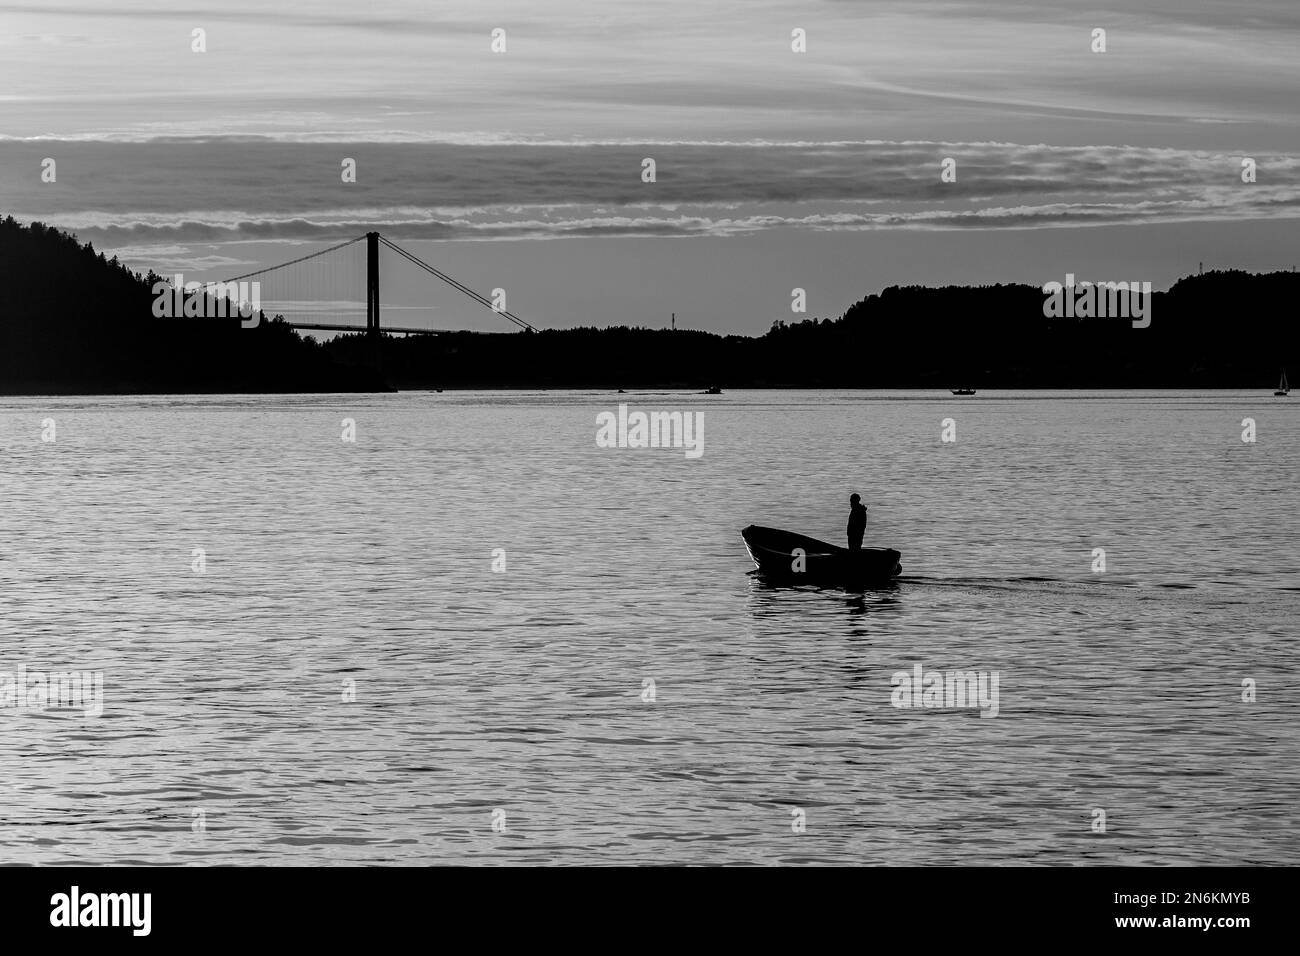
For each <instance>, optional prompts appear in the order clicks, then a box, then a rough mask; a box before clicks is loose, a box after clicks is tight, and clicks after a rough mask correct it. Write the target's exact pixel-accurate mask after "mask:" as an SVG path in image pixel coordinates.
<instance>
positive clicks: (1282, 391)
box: [1273, 369, 1291, 397]
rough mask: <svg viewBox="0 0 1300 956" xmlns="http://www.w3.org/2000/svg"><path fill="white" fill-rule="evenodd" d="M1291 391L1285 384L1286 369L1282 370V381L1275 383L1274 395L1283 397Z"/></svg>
mask: <svg viewBox="0 0 1300 956" xmlns="http://www.w3.org/2000/svg"><path fill="white" fill-rule="evenodd" d="M1290 391H1291V386H1289V385H1287V383H1286V369H1282V381H1280V382H1278V383H1277V391H1276V392H1274V393H1273V394H1274V395H1278V396H1283V397H1285V396H1286V395H1287V393H1289V392H1290Z"/></svg>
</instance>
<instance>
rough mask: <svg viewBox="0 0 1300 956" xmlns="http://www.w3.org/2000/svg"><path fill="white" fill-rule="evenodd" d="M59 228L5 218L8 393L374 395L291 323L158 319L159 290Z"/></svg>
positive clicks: (2, 346) (1, 321)
mask: <svg viewBox="0 0 1300 956" xmlns="http://www.w3.org/2000/svg"><path fill="white" fill-rule="evenodd" d="M159 278H161V277H159V276H156V275H154V274H152V273H150V274H149V275H147V276H140V275H138V274H136V273H134V272H132V271H131V270H130V269H127V268H126V267H125V266H123V265H121V264H120V263H119V262H118V261H117V257H116V256H115V257H114V258H112V259H106V258H105V257H104V255H103V254H102V253H96V252H95V250H94V248H92V247H91V246H90V245H88V244H87V245H82V244H80V243H79V242H77V240H76V238H75V237H74V236H71V235H69V234H67V233H65V232H62V231H61V230H58V229H53V228H49V227H46V226H44V225H42V224H41V223H32V224H31V225H29V226H23V225H22V224H20V223H18V222H17V221H15V220H14V219H13V217H8V218H6V219H3V220H0V393H4V394H10V395H16V394H51V393H67V394H92V393H112V392H119V393H120V392H128V393H129V392H155V393H157V392H297V391H371V390H376V389H379V388H382V387H384V385H383V383H382V380H381V379H380V378H379V377H378V376H376V375H375V374H374V372H373V371H372V369H371V368H370V367H368V366H357V367H351V368H349V367H345V366H341V365H340V364H339V363H338V362H337V360H336V359H335V358H334V357H333V356H331V355H330V354H329V353H328V352H327V351H326V350H325V349H324V348H323V347H322V346H320V345H317V344H316V343H314V342H310V341H304V340H303V339H302V338H300V337H299V336H298V334H297V333H296V332H295V331H294V330H293V329H291V328H289V327H288V326H287V325H285V324H284V323H283V322H274V321H262V322H261V323H260V324H259V325H258V326H257V327H256V328H242V327H241V325H240V320H239V318H238V317H234V318H228V319H220V318H219V319H158V318H154V315H153V302H154V295H153V291H152V290H153V285H154V282H156V281H158V280H159Z"/></svg>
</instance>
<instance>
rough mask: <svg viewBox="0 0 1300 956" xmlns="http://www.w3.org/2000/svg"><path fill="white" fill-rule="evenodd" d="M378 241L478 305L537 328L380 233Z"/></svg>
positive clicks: (530, 327) (516, 322)
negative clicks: (499, 307)
mask: <svg viewBox="0 0 1300 956" xmlns="http://www.w3.org/2000/svg"><path fill="white" fill-rule="evenodd" d="M379 241H380V242H382V243H383V244H384V245H385V246H387V247H388V248H389V249H392V250H393V251H394V252H396V253H397V254H398V255H400V256H404V257H405V258H406V259H408V260H410V261H411V262H414V263H415V264H416V265H417V266H419V267H420V268H421V269H423V270H424V271H425V272H428V273H429V274H430V275H432V276H434V277H435V278H438V279H441V280H442V281H443V282H445V283H447V284H448V285H449V286H451V287H452V288H453V289H455V290H457V291H458V292H462V293H464V294H465V295H467V296H469V297H470V298H471V299H473V300H474V301H475V302H478V303H479V304H480V305H484V306H486V307H487V308H489V309H491V310H492V311H493V312H495V313H497V314H498V315H504V316H505V317H506V318H507V319H509V320H510V321H511V322H513V323H514V324H515V325H517V326H518V327H519V328H521V329H527V330H528V331H529V332H536V331H537V329H535V328H533V326H531V325H529V324H528V323H527V322H525V321H524V320H523V319H521V318H519V316H517V315H515V314H514V313H513V312H507V311H506V310H505V309H498V308H497V307H496V306H495V305H493V304H492V300H490V299H486V298H484V297H483V296H481V295H479V294H478V293H477V292H475V291H474V290H473V289H471V288H469V287H468V286H465V285H462V284H461V283H459V282H457V281H456V280H455V279H453V278H452V277H451V276H449V275H447V274H446V273H445V272H439V271H438V270H437V269H435V268H434V267H433V266H431V265H429V263H427V262H425V261H424V260H423V259H421V258H420V257H419V256H416V255H412V254H411V253H409V252H407V251H406V250H405V249H403V248H402V247H401V246H399V245H396V244H395V243H392V242H389V241H388V240H387V239H385V238H384V237H383V236H382V235H381V236H380V237H379Z"/></svg>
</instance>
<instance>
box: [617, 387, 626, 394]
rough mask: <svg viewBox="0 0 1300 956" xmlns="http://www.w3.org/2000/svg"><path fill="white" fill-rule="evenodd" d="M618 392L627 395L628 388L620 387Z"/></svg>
mask: <svg viewBox="0 0 1300 956" xmlns="http://www.w3.org/2000/svg"><path fill="white" fill-rule="evenodd" d="M618 393H619V394H620V395H626V394H627V390H626V389H622V388H620V389H619V390H618Z"/></svg>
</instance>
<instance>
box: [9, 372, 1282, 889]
mask: <svg viewBox="0 0 1300 956" xmlns="http://www.w3.org/2000/svg"><path fill="white" fill-rule="evenodd" d="M620 401H622V402H626V403H628V404H629V405H630V406H631V408H632V409H634V410H635V409H642V410H646V411H650V410H682V411H687V410H693V411H702V412H703V413H704V420H705V428H704V454H703V456H702V457H700V458H698V459H689V458H687V457H686V456H685V455H684V454H683V453H682V451H681V450H673V449H605V448H598V447H597V446H596V443H595V440H594V436H595V431H596V416H597V414H598V413H600V412H602V411H616V410H617V405H618V403H619V402H620ZM1296 409H1297V403H1296V402H1294V401H1288V400H1283V399H1274V398H1272V397H1271V396H1270V395H1269V394H1268V391H1267V390H1265V389H1261V390H1260V391H1259V392H1258V393H1244V392H1241V393H1235V392H1234V393H1227V392H1216V393H1208V394H1192V393H1171V392H1146V393H1111V392H1099V393H1083V392H1071V393H1065V392H1062V393H1007V392H989V393H984V392H981V393H980V394H979V395H977V396H975V397H974V398H954V397H951V396H948V395H939V394H934V393H921V392H889V393H870V392H866V393H858V392H733V393H728V394H726V395H722V396H715V397H706V396H701V395H694V394H689V395H688V394H682V393H664V392H661V393H632V394H628V395H613V394H608V393H596V392H545V393H543V392H531V393H500V392H497V393H443V394H433V393H404V394H396V395H368V396H338V395H334V396H215V397H175V396H173V397H125V398H124V397H95V398H81V397H77V398H22V399H8V400H6V401H5V403H4V405H3V406H0V450H2V453H3V459H4V466H3V469H2V470H0V492H2V493H3V502H4V506H3V512H2V514H3V518H2V519H0V522H2V523H0V529H2V530H3V536H2V538H0V540H2V541H3V545H2V546H0V548H2V550H0V595H3V597H2V598H0V600H3V603H4V611H3V614H2V615H0V671H10V672H13V671H14V670H15V669H16V668H17V667H18V666H20V665H21V666H25V667H26V669H27V671H28V672H32V671H39V670H46V671H62V670H69V669H88V670H99V671H102V672H103V682H104V684H103V686H104V710H103V714H102V716H99V717H92V718H85V717H82V716H79V715H77V714H76V713H71V712H65V711H49V710H46V711H41V710H39V709H33V708H26V709H19V708H13V707H9V708H0V760H3V765H4V775H3V781H0V821H2V822H0V862H6V863H40V864H69V863H118V864H121V863H154V864H185V863H282V864H330V863H339V864H342V863H403V864H424V863H473V864H477V863H520V862H538V863H540V862H553V863H575V864H579V863H707V864H719V863H736V864H801V863H828V864H912V863H943V864H962V863H967V864H977V863H1003V864H1010V863H1046V864H1088V863H1112V864H1175V863H1187V864H1195V863H1206V864H1208V863H1215V864H1245V863H1289V864H1295V863H1298V862H1300V834H1297V830H1296V827H1295V819H1296V812H1297V805H1298V804H1300V796H1297V794H1300V694H1297V680H1300V672H1298V668H1297V664H1298V663H1300V653H1298V651H1297V646H1296V619H1297V615H1296V612H1297V608H1298V607H1300V552H1298V551H1297V542H1300V516H1298V512H1300V509H1298V508H1297V501H1298V500H1300V495H1298V494H1297V491H1296V481H1297V477H1298V476H1300V413H1297V411H1296ZM46 418H53V419H54V420H55V427H56V433H55V440H54V441H53V442H43V441H42V440H41V433H42V420H43V419H46ZM345 418H351V419H354V420H355V423H356V441H355V443H348V442H344V441H342V440H341V434H342V424H341V423H342V420H343V419H345ZM946 418H951V419H953V420H954V421H955V425H956V438H957V440H956V442H954V443H944V442H941V441H940V434H941V429H942V422H943V420H944V419H946ZM1244 418H1253V419H1254V420H1255V422H1256V429H1257V440H1256V441H1255V442H1254V443H1246V442H1243V441H1242V438H1241V435H1242V431H1243V424H1242V421H1243V419H1244ZM852 491H858V492H859V493H861V494H862V496H863V500H864V501H865V502H866V503H867V505H868V506H869V508H870V518H869V524H868V529H867V541H866V543H867V545H868V546H871V545H877V546H889V547H894V548H897V549H899V550H900V551H901V552H902V555H903V573H904V579H903V580H902V581H901V582H900V583H898V584H897V586H895V587H892V588H888V589H882V590H875V591H867V592H865V593H860V594H850V593H845V592H842V591H830V590H817V589H812V588H805V589H785V590H780V589H770V588H765V587H763V586H762V584H761V583H760V582H758V581H756V580H755V579H754V578H752V577H751V576H749V575H748V574H747V571H748V570H749V569H750V567H751V564H750V561H749V559H748V556H747V555H746V553H745V551H744V548H743V545H742V543H741V540H740V536H739V531H740V529H741V528H742V527H744V526H745V525H747V524H751V523H755V524H765V525H771V526H774V527H781V528H787V529H790V530H795V531H799V532H802V533H805V534H810V535H813V536H814V537H820V538H824V539H827V540H830V541H832V542H835V543H842V541H843V535H844V525H845V522H846V519H847V516H848V500H847V499H848V495H849V493H850V492H852ZM1095 548H1103V549H1105V562H1106V570H1105V571H1104V572H1094V571H1093V565H1094V561H1095V558H1094V549H1095ZM195 549H202V550H203V552H204V561H205V571H204V573H201V574H200V573H196V572H195V571H194V570H193V568H192V564H193V562H194V550H195ZM494 549H504V559H505V569H504V570H502V571H494V570H493V562H494ZM497 557H498V559H499V557H500V555H499V553H498V556H497ZM498 564H499V560H498ZM917 663H920V664H922V665H923V667H924V668H925V669H926V670H931V669H933V670H950V669H961V670H980V671H997V672H998V674H999V677H1000V681H999V690H1000V700H999V710H998V714H997V716H996V717H995V718H987V717H981V716H980V715H979V711H978V710H970V709H901V708H896V707H894V706H892V704H891V690H892V688H891V676H892V675H893V674H894V673H895V672H896V671H908V672H910V671H911V670H912V668H913V666H914V665H915V664H917ZM1247 679H1250V680H1253V681H1255V682H1256V687H1257V690H1256V693H1257V698H1256V699H1255V700H1254V701H1253V702H1245V701H1243V699H1242V698H1243V681H1244V680H1247ZM651 680H653V682H654V684H653V690H654V695H653V696H654V700H653V701H652V702H651V701H649V700H647V699H643V698H648V697H649V696H650V694H649V683H648V682H649V681H651ZM353 693H354V694H355V700H345V697H351V696H352V694H353ZM1098 809H1100V810H1104V811H1105V820H1106V831H1105V833H1099V832H1094V830H1093V827H1094V823H1095V821H1096V820H1097V819H1098V817H1097V815H1096V813H1095V811H1096V810H1098ZM497 810H501V811H504V817H503V816H502V815H501V814H495V811H497ZM798 811H803V818H802V819H803V820H804V822H805V826H806V828H805V829H804V832H802V833H797V832H795V830H796V829H797V827H795V826H792V824H795V823H797V822H798V821H799V819H800V817H799V815H798ZM494 814H495V816H494ZM494 819H495V820H496V821H497V822H498V827H497V828H496V829H494V827H493V822H494ZM502 822H503V823H504V829H502V828H501V826H500V824H501V823H502Z"/></svg>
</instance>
